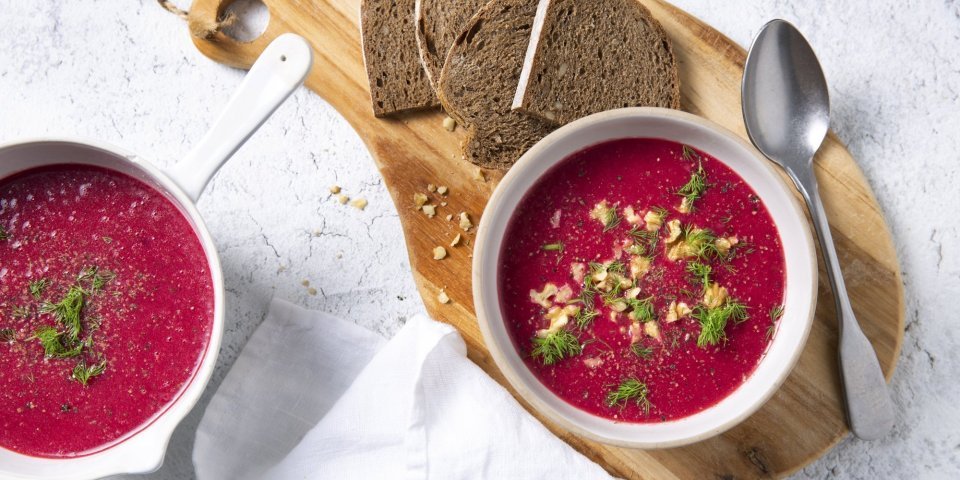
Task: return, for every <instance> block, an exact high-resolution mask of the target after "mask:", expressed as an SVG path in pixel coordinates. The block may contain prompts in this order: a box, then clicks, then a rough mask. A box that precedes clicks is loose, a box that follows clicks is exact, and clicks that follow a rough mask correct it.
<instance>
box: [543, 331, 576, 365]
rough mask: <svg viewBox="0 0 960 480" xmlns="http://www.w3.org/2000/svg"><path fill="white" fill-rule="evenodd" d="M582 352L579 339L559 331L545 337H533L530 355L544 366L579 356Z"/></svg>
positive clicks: (566, 332)
mask: <svg viewBox="0 0 960 480" xmlns="http://www.w3.org/2000/svg"><path fill="white" fill-rule="evenodd" d="M582 350H583V349H582V347H581V346H580V339H579V338H577V336H576V335H574V334H573V333H570V332H569V331H567V330H563V329H561V330H557V331H556V332H553V333H550V334H548V335H547V336H545V337H534V338H533V351H532V352H530V355H531V356H533V358H535V359H537V360H539V361H540V363H542V364H544V365H553V364H554V363H557V362H559V361H560V360H563V359H564V358H567V357H573V356H575V355H579V354H580V352H581V351H582Z"/></svg>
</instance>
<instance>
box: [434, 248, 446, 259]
mask: <svg viewBox="0 0 960 480" xmlns="http://www.w3.org/2000/svg"><path fill="white" fill-rule="evenodd" d="M444 258H447V249H446V248H443V247H436V248H434V249H433V259H434V260H443V259H444Z"/></svg>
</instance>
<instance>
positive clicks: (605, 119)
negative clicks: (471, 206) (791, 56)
mask: <svg viewBox="0 0 960 480" xmlns="http://www.w3.org/2000/svg"><path fill="white" fill-rule="evenodd" d="M638 120H649V121H655V122H664V123H667V124H669V123H674V124H680V125H685V126H686V127H689V128H694V129H699V130H700V131H702V132H705V133H706V135H708V136H710V137H711V139H712V140H715V141H719V142H725V143H726V144H728V145H729V147H730V148H735V149H739V150H742V152H741V153H742V154H743V155H742V158H743V159H745V161H748V162H750V163H752V164H755V165H756V166H757V167H759V172H757V173H758V174H759V175H761V176H765V177H767V178H768V179H774V183H773V184H771V188H774V189H777V190H779V193H778V195H779V194H780V193H782V194H785V196H784V198H783V200H785V202H783V203H782V209H783V211H782V212H781V213H780V215H777V216H786V217H788V218H789V219H790V220H791V221H796V224H795V225H792V226H796V227H798V228H799V229H800V231H799V233H800V234H799V235H798V236H797V237H796V238H795V239H792V240H791V242H792V241H793V240H796V242H797V243H798V245H797V248H796V249H795V250H792V251H790V252H788V251H787V249H786V245H785V244H784V254H785V257H787V255H795V256H798V257H797V258H795V259H793V260H792V261H791V259H790V258H785V260H786V261H787V264H789V265H791V266H792V267H793V268H792V269H791V270H788V272H787V278H788V279H791V278H793V276H796V277H798V278H799V279H800V280H801V281H802V283H793V282H788V287H787V288H786V292H785V296H787V293H788V292H791V291H793V292H795V293H794V295H793V296H792V297H787V300H791V299H792V300H794V302H793V303H791V305H793V308H792V309H791V310H790V311H786V312H785V314H784V318H786V316H787V315H788V314H789V315H790V316H791V318H792V322H794V323H791V324H790V325H791V327H790V328H791V330H792V332H791V333H792V334H793V337H792V338H788V339H784V340H781V341H780V342H779V343H778V337H783V335H775V336H774V340H773V342H771V345H770V346H768V348H767V350H766V351H765V352H764V355H763V357H762V358H761V361H760V362H759V363H758V365H757V367H756V369H755V370H754V372H753V373H751V375H750V377H748V378H747V380H745V381H744V383H743V384H741V385H740V386H738V387H737V389H735V390H734V391H733V392H731V393H730V394H729V395H727V396H726V397H724V398H723V399H721V400H720V401H719V402H718V403H717V404H715V405H712V406H710V407H708V408H706V409H704V410H702V411H701V412H698V413H695V414H693V415H691V416H687V417H683V418H680V419H677V420H671V421H669V422H663V423H629V422H617V421H614V420H611V419H607V418H604V417H599V416H596V415H593V414H589V413H586V412H584V411H582V410H580V409H578V408H576V407H573V406H572V405H570V404H568V403H566V401H565V400H563V399H562V398H560V397H559V396H557V395H556V394H554V393H553V392H551V391H549V390H548V389H546V387H544V386H543V385H542V383H540V382H539V380H537V379H536V378H535V377H534V376H533V374H532V373H531V372H530V371H529V369H528V368H527V367H526V366H525V365H522V359H520V356H519V354H518V352H517V351H516V349H515V347H514V346H513V343H512V340H511V339H510V338H506V339H504V338H502V337H503V336H504V335H503V334H502V333H500V330H505V327H504V325H503V317H502V314H501V311H500V305H499V292H498V291H497V287H496V285H497V279H496V276H497V263H498V262H499V256H500V253H501V252H500V247H501V245H502V240H503V238H502V233H503V232H502V230H503V229H505V227H504V228H503V229H501V228H500V227H501V226H502V225H505V223H506V222H508V221H509V218H510V215H511V213H510V212H512V208H509V207H515V206H516V204H517V203H519V201H520V199H522V198H523V196H524V195H526V193H527V192H528V191H529V189H530V188H531V187H532V186H533V185H534V184H535V183H536V182H537V181H538V180H539V179H540V178H541V177H542V175H543V174H544V173H545V172H547V171H548V170H549V169H550V168H551V167H553V166H554V165H556V164H557V163H559V162H560V161H562V160H563V159H565V158H567V157H568V156H569V155H571V154H573V153H575V152H577V151H579V150H581V149H583V148H587V147H589V146H591V145H596V144H599V143H603V142H606V141H611V140H614V139H617V138H652V137H656V138H665V139H667V140H671V141H678V140H677V139H675V138H667V137H664V136H663V135H644V134H643V132H638V134H637V135H620V136H605V134H596V133H594V134H593V135H592V136H591V137H592V139H591V140H590V141H586V142H581V143H583V145H580V146H579V147H578V148H571V149H569V151H565V153H563V154H556V156H554V157H550V158H544V157H543V156H544V155H545V154H546V153H547V151H548V150H550V149H551V148H553V147H554V146H555V144H557V143H558V142H561V141H563V140H564V139H567V138H568V137H569V136H571V135H572V134H575V133H580V132H582V131H585V130H588V129H591V128H595V127H596V125H598V124H599V125H606V124H611V125H615V124H618V123H626V122H630V121H638ZM611 122H612V123H611ZM691 146H693V147H695V148H698V149H701V150H703V151H706V152H707V153H710V151H709V149H702V148H700V147H699V146H698V145H697V144H695V143H691ZM551 153H553V154H555V152H551ZM718 160H720V161H721V162H723V163H724V164H727V166H728V167H729V168H731V169H732V170H734V171H735V172H737V173H738V175H741V176H743V174H742V172H741V171H738V170H737V169H736V168H734V167H733V166H731V165H729V164H728V163H727V162H726V161H724V160H723V159H722V158H718ZM531 171H535V172H539V173H532V172H531ZM531 177H532V178H531ZM744 180H745V181H746V179H744ZM747 183H748V184H749V185H751V187H752V188H754V190H757V188H756V187H755V186H754V184H752V183H750V182H747ZM516 184H524V185H525V186H524V187H516V186H515V185H516ZM511 190H520V191H522V193H521V194H520V195H519V198H517V199H516V201H510V200H508V198H507V197H508V196H511V197H515V196H516V195H517V193H516V192H515V191H511ZM757 194H758V195H760V193H759V192H758V193H757ZM761 198H764V197H763V196H761ZM765 204H767V205H769V202H766V201H765ZM504 209H507V210H506V212H505V211H504ZM769 209H770V207H769V206H768V210H769ZM504 215H506V219H504V218H503V217H504ZM771 216H773V217H776V216H775V215H774V212H773V211H771ZM495 222H496V225H495ZM775 225H776V226H777V228H778V232H779V233H781V241H783V233H782V227H781V225H780V224H779V223H777V222H776V221H775ZM491 229H496V231H497V232H499V233H500V234H501V236H500V237H499V238H498V237H494V234H493V233H491ZM474 242H475V248H474V254H473V265H472V267H473V268H472V270H473V271H472V288H473V300H474V307H475V311H476V317H477V323H478V325H479V328H480V331H481V333H482V335H483V339H484V344H485V345H486V347H487V349H488V351H489V352H490V355H491V357H493V360H494V363H495V364H496V365H497V367H498V368H499V369H500V371H501V372H502V373H503V375H504V376H505V377H506V379H507V381H508V382H509V383H510V385H511V386H512V387H513V388H514V389H515V390H516V392H517V393H518V394H519V395H520V397H522V398H523V399H524V400H525V401H526V402H528V403H529V404H530V405H531V406H532V408H533V410H534V411H535V412H538V413H539V414H541V415H542V416H544V417H546V418H547V419H549V420H550V421H551V422H553V423H556V424H559V425H561V426H562V427H564V428H565V429H567V430H570V431H572V432H574V433H576V434H578V435H581V436H583V437H586V438H589V439H592V440H595V441H598V442H601V443H604V444H610V445H616V446H622V447H630V448H668V447H676V446H681V445H687V444H690V443H694V442H697V441H700V440H704V439H706V438H709V437H712V436H714V435H717V434H720V433H722V432H724V431H726V430H728V429H730V428H732V427H734V426H735V425H737V424H739V423H740V422H741V421H743V420H744V419H746V418H747V417H748V416H750V415H752V414H753V413H754V412H756V411H757V410H758V409H759V408H760V407H761V406H762V405H763V404H764V403H766V401H767V400H768V399H769V398H770V397H771V396H772V395H773V394H774V393H775V392H776V391H777V390H778V389H779V387H780V386H781V385H782V384H783V382H784V381H785V380H786V378H787V377H788V376H789V374H790V372H791V371H792V370H793V367H794V366H795V365H796V362H797V361H798V359H799V357H800V354H801V353H802V352H803V350H804V346H805V345H806V340H807V338H808V336H809V333H810V330H811V328H812V325H813V318H814V311H815V307H816V293H817V281H818V278H817V257H816V251H815V250H814V244H813V237H812V232H811V229H810V224H809V222H808V221H807V220H806V216H805V214H804V210H803V209H802V207H801V205H800V202H799V199H798V198H797V196H796V195H795V194H794V192H793V189H792V188H791V187H789V186H788V185H787V184H786V183H785V182H784V180H783V177H781V176H780V175H779V174H778V173H777V171H776V170H774V168H773V166H772V165H771V163H770V161H769V160H767V159H766V157H763V156H762V154H761V153H760V152H759V151H757V150H756V149H755V148H754V147H753V146H752V145H750V144H748V143H747V142H746V141H745V140H743V139H742V138H741V137H739V136H737V135H735V134H734V133H733V132H731V131H729V130H727V129H726V128H724V127H722V126H720V125H718V124H716V123H714V122H712V121H710V120H707V119H705V118H702V117H699V116H696V115H693V114H690V113H686V112H681V111H678V110H671V109H664V108H655V107H633V108H623V109H617V110H610V111H606V112H601V113H597V114H593V115H590V116H587V117H584V118H581V119H578V120H576V121H574V122H571V123H569V124H567V125H564V126H562V127H560V128H559V129H557V130H555V131H554V132H552V133H551V134H549V135H548V136H546V137H544V138H543V139H542V140H540V141H539V142H538V143H537V144H536V145H534V146H533V147H532V148H530V149H529V150H528V151H527V152H526V153H525V154H524V155H523V156H522V157H521V158H520V159H519V160H518V161H517V162H516V164H514V166H513V167H512V168H511V169H510V170H509V171H508V172H507V173H506V175H505V176H504V177H503V179H502V180H501V181H500V183H499V184H498V185H497V187H496V189H495V190H494V192H493V194H492V195H491V197H490V200H489V201H488V203H487V206H486V208H485V209H484V212H483V215H482V216H481V219H480V222H479V226H478V230H477V236H476V238H475V240H474ZM491 269H492V275H491V274H490V271H491ZM491 277H492V278H491ZM491 284H492V285H493V288H492V289H491V288H490V285H491ZM791 289H792V290H791ZM491 290H492V291H491ZM785 303H786V301H785ZM494 322H499V330H498V329H497V325H496V324H495V323H494ZM784 324H785V322H783V319H781V321H779V322H778V333H780V332H779V330H780V329H781V328H782V327H783V325H784ZM495 330H496V331H495ZM506 335H507V336H509V333H507V334H506ZM504 343H506V347H505V346H504ZM774 345H783V346H780V347H778V350H777V353H778V354H780V356H785V358H783V361H782V363H781V364H780V365H778V366H777V367H779V368H776V369H775V370H774V371H773V372H772V373H771V374H767V373H766V371H764V373H765V375H766V376H771V375H772V378H770V379H768V380H769V383H767V384H764V385H762V386H761V387H760V388H759V390H760V392H759V394H755V395H753V396H751V397H750V398H751V400H752V401H751V402H750V403H749V405H746V406H745V407H740V408H739V409H738V410H735V411H734V412H733V413H734V414H731V415H728V416H727V417H725V418H724V419H723V420H722V421H716V420H714V421H711V422H709V423H708V424H707V425H702V426H701V428H698V429H694V430H693V431H692V432H691V433H688V434H673V435H671V436H665V437H664V438H647V439H644V440H637V439H631V438H624V436H622V435H618V436H611V435H608V434H603V433H600V432H597V431H594V430H592V429H590V428H589V427H587V426H585V425H583V424H582V422H579V421H577V420H574V419H573V418H568V415H569V414H570V411H571V409H572V410H573V411H577V412H579V413H576V415H577V416H578V417H579V416H586V417H589V418H591V419H592V420H591V421H594V420H596V421H598V422H600V423H602V424H605V425H616V427H612V428H618V429H621V430H632V431H636V432H642V431H644V430H645V429H646V430H647V432H646V433H645V435H646V436H647V437H650V434H649V431H651V430H654V429H656V428H657V427H655V426H660V425H665V424H671V425H674V426H675V425H679V424H680V422H687V421H688V420H689V419H692V418H701V415H703V414H704V413H705V412H716V411H718V408H717V407H718V406H720V405H725V404H726V403H725V402H726V401H727V400H729V399H731V397H734V396H735V395H738V392H740V391H741V390H744V389H742V388H741V387H743V385H746V384H748V383H750V381H751V379H752V378H753V377H754V376H755V375H754V374H756V373H757V372H758V371H760V369H761V366H763V365H764V361H765V360H766V359H767V358H768V355H769V353H770V352H771V351H772V350H773V347H774ZM781 350H782V351H784V352H785V353H782V354H781V352H780V351H781ZM517 360H519V361H520V364H521V366H520V368H517V367H516V366H515V364H516V363H517ZM765 368H767V369H770V368H774V367H765ZM521 369H522V371H521ZM531 379H532V381H531ZM751 386H752V384H751ZM537 391H539V393H537ZM739 395H748V394H747V393H744V394H739ZM557 400H559V402H562V403H563V404H566V405H567V407H568V408H565V410H566V412H561V411H559V410H558V409H557V408H555V406H554V405H556V404H557ZM551 403H553V404H551ZM710 415H712V416H716V415H719V414H716V413H711V414H710Z"/></svg>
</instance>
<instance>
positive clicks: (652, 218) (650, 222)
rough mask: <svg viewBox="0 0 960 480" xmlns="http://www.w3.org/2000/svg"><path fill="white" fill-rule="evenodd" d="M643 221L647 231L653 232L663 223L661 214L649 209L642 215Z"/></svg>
mask: <svg viewBox="0 0 960 480" xmlns="http://www.w3.org/2000/svg"><path fill="white" fill-rule="evenodd" d="M643 221H644V223H646V226H647V231H650V232H655V231H657V230H660V226H662V225H663V216H662V215H660V214H659V213H657V212H654V211H653V210H650V211H649V212H647V214H646V215H644V216H643Z"/></svg>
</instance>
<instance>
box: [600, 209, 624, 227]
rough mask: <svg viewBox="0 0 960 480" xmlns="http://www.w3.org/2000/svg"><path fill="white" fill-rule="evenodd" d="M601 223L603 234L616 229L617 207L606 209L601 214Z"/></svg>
mask: <svg viewBox="0 0 960 480" xmlns="http://www.w3.org/2000/svg"><path fill="white" fill-rule="evenodd" d="M600 215H601V221H602V222H603V231H604V233H606V232H609V231H610V230H613V229H614V228H617V225H620V216H619V215H617V207H608V208H606V209H605V210H603V212H601V214H600Z"/></svg>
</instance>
